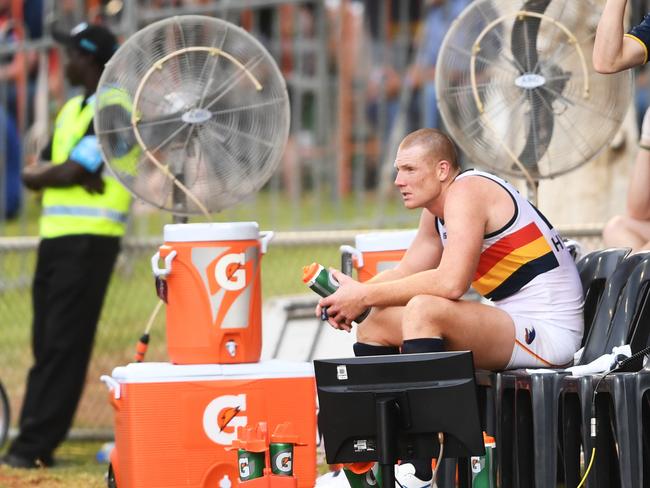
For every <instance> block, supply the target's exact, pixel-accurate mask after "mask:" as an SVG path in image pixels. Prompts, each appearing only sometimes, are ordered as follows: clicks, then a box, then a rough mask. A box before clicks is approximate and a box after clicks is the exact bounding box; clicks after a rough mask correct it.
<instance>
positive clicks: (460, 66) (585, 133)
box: [436, 0, 632, 200]
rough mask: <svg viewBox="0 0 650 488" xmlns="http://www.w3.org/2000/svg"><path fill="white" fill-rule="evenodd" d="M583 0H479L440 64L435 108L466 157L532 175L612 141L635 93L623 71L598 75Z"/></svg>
mask: <svg viewBox="0 0 650 488" xmlns="http://www.w3.org/2000/svg"><path fill="white" fill-rule="evenodd" d="M601 10H602V9H601V8H598V7H597V6H596V5H594V3H593V2H591V1H590V0H476V1H474V2H472V3H471V4H470V6H469V7H468V8H467V9H465V10H464V11H463V13H462V14H461V15H460V16H459V18H458V19H456V21H455V22H454V23H453V25H452V26H451V28H450V30H449V31H448V33H447V35H446V36H445V39H444V41H443V44H442V47H441V51H440V55H439V57H438V62H437V65H436V66H437V67H436V69H437V72H436V91H437V96H438V106H439V108H440V113H441V115H442V118H443V120H444V123H445V125H446V127H447V129H448V130H449V132H450V133H451V135H452V137H453V138H454V140H455V141H457V143H458V144H459V146H460V147H461V148H462V149H463V151H464V152H465V153H466V154H467V156H468V157H469V159H470V160H471V161H472V163H473V164H477V165H482V166H485V167H487V168H491V169H493V170H495V171H497V172H499V173H505V174H509V175H512V176H519V177H525V178H526V180H527V182H528V185H529V190H530V191H531V193H532V195H531V197H532V199H533V200H534V199H535V198H536V186H537V181H538V180H539V179H540V178H550V177H553V176H557V175H560V174H562V173H566V172H568V171H571V170H572V169H574V168H577V167H578V166H580V165H581V164H583V163H585V162H587V161H589V160H591V159H592V158H593V157H594V156H596V155H597V154H598V152H599V151H601V149H603V148H604V147H605V145H606V144H607V143H608V142H609V141H610V140H611V139H612V138H613V136H614V135H615V133H616V131H617V130H618V128H619V126H620V125H621V123H622V121H623V118H624V116H625V113H626V111H627V110H628V107H629V104H630V99H631V95H632V77H631V73H630V72H629V71H627V72H623V73H618V74H616V75H601V74H599V73H597V72H596V71H595V70H594V69H593V66H592V63H591V53H592V50H593V42H594V37H595V33H596V26H597V24H598V19H599V15H600V12H601Z"/></svg>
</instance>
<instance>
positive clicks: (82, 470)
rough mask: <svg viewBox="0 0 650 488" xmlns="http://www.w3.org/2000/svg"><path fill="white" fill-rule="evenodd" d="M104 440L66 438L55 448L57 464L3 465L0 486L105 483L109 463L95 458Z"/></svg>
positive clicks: (73, 487) (94, 487)
mask: <svg viewBox="0 0 650 488" xmlns="http://www.w3.org/2000/svg"><path fill="white" fill-rule="evenodd" d="M102 444H103V441H67V442H64V443H63V444H62V445H61V447H60V448H59V449H58V450H57V452H56V462H57V464H56V466H55V467H53V468H48V469H11V468H7V467H4V466H3V467H0V488H17V487H33V486H36V487H43V488H77V487H78V488H99V487H105V486H106V481H105V479H104V474H105V473H106V470H107V469H108V465H107V464H103V463H98V462H97V461H96V460H95V455H96V454H97V451H98V450H99V449H100V447H101V446H102Z"/></svg>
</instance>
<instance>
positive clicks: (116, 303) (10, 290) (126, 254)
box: [0, 228, 601, 435]
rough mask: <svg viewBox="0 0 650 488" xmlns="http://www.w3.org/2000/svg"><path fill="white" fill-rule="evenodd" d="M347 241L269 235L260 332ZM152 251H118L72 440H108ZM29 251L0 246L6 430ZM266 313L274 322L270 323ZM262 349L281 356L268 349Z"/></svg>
mask: <svg viewBox="0 0 650 488" xmlns="http://www.w3.org/2000/svg"><path fill="white" fill-rule="evenodd" d="M355 234H356V233H355V232H354V231H345V232H312V233H280V234H279V235H277V236H276V238H275V239H274V241H273V242H272V243H271V245H270V247H269V252H268V254H266V255H265V256H264V258H263V262H262V286H263V301H264V304H265V305H264V306H265V310H267V311H268V312H267V313H268V315H266V316H263V326H264V327H279V326H280V325H281V324H282V323H283V321H284V317H278V316H277V314H282V313H286V312H287V309H286V308H282V307H271V308H269V307H268V305H269V304H270V303H272V302H273V301H274V300H276V299H278V298H279V297H284V298H283V299H284V300H289V301H291V300H296V301H299V299H300V296H301V295H302V296H303V297H304V296H306V297H311V298H313V294H312V293H311V292H310V291H308V290H306V289H305V286H304V285H303V283H302V281H301V269H302V266H304V265H306V264H309V263H311V262H313V261H317V262H320V263H321V264H323V265H324V266H335V267H339V264H340V254H339V250H338V249H339V246H340V245H341V244H351V243H353V241H354V235H355ZM563 235H564V236H565V237H572V238H574V239H576V240H578V241H579V242H580V243H581V244H582V246H583V251H585V252H586V251H589V250H593V249H597V248H599V247H600V245H601V242H600V230H599V229H595V228H593V229H587V228H585V229H567V230H565V231H564V232H563ZM159 244H160V242H159V241H158V240H155V239H149V240H127V241H126V242H125V243H124V245H123V252H122V254H121V255H120V258H119V261H118V265H117V268H116V270H115V273H114V275H113V278H112V281H111V284H110V287H109V290H108V294H107V296H106V301H105V304H104V309H103V312H102V316H101V320H100V325H99V330H98V334H97V337H96V341H95V350H94V354H93V359H92V362H91V364H90V368H89V371H88V376H87V382H86V388H85V392H84V395H83V398H82V402H81V405H80V407H79V410H78V412H77V416H76V420H75V424H74V429H75V432H76V433H81V432H90V433H92V434H95V435H104V434H108V433H110V430H111V425H112V411H111V407H110V406H109V402H108V400H107V390H106V387H105V386H104V385H102V384H101V383H100V381H99V376H100V375H102V374H107V373H110V372H111V371H112V369H113V368H114V367H116V366H120V365H124V364H127V363H129V362H131V361H132V360H133V354H134V351H135V345H136V342H137V340H138V338H139V336H140V335H141V333H142V331H143V329H144V327H145V324H146V323H147V320H148V319H149V317H150V315H151V313H152V311H153V309H154V307H155V305H156V302H157V298H156V295H155V290H154V281H153V278H152V274H151V268H150V266H151V264H150V258H151V256H152V255H153V254H154V253H155V252H156V250H157V247H158V245H159ZM36 246H37V240H36V239H32V238H26V239H0V338H1V339H0V379H1V380H2V382H3V383H4V385H5V387H6V388H7V390H8V393H9V396H10V399H11V406H12V412H13V413H14V415H13V417H14V419H13V420H14V425H15V420H16V417H17V413H18V412H19V408H20V405H21V403H22V396H23V392H24V385H25V376H26V373H27V371H28V369H29V367H30V365H31V363H32V357H31V351H30V332H31V318H32V310H31V296H30V286H31V279H32V275H33V272H34V265H35V258H36V253H35V251H36ZM287 297H290V298H287ZM271 309H272V310H273V312H272V313H273V314H274V316H270V314H271V312H270V310H271ZM164 322H165V319H164V313H161V314H160V315H159V316H158V317H157V318H156V321H155V322H154V325H153V328H152V333H151V343H150V347H149V351H148V353H147V357H146V360H147V361H166V360H167V352H166V342H165V323H164ZM277 335H278V334H276V337H277ZM267 346H269V345H267ZM311 348H312V349H315V348H316V345H313V344H312V346H311ZM266 350H269V351H279V350H284V349H281V348H280V347H275V346H272V345H271V347H268V348H266ZM271 354H272V353H271Z"/></svg>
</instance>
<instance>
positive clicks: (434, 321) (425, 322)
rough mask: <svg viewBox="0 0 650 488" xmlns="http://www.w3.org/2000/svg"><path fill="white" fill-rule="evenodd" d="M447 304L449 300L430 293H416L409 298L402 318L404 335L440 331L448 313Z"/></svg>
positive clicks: (418, 334) (427, 333)
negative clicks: (416, 294)
mask: <svg viewBox="0 0 650 488" xmlns="http://www.w3.org/2000/svg"><path fill="white" fill-rule="evenodd" d="M449 305H450V301H449V300H447V299H446V298H441V297H436V296H431V295H418V296H415V297H413V298H411V299H410V300H409V302H408V303H407V304H406V308H405V309H404V316H403V320H402V330H403V332H404V334H405V336H406V335H409V336H410V335H416V336H420V335H422V334H424V335H430V334H431V333H440V332H442V329H443V328H444V325H445V323H446V318H447V317H448V315H449ZM432 328H433V329H435V330H432Z"/></svg>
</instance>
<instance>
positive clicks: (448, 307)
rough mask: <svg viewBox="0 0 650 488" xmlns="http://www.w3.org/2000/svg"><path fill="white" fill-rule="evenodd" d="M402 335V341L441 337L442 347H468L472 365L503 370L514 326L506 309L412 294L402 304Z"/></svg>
mask: <svg viewBox="0 0 650 488" xmlns="http://www.w3.org/2000/svg"><path fill="white" fill-rule="evenodd" d="M402 334H403V340H404V342H405V343H406V342H407V341H409V340H414V339H428V338H435V337H441V338H442V340H443V341H444V348H445V349H446V350H451V351H454V350H455V351H458V350H471V351H472V354H473V356H474V364H475V365H476V366H477V367H479V368H485V369H503V368H504V367H505V366H506V365H507V364H508V362H509V361H510V358H511V356H512V351H513V348H514V344H515V326H514V323H513V320H512V318H511V317H510V315H508V313H507V312H505V311H503V310H501V309H499V308H497V307H493V306H489V305H484V304H482V303H479V302H470V301H465V300H448V299H446V298H441V297H435V296H430V295H420V296H417V297H414V298H412V299H411V300H410V301H409V303H408V304H407V305H406V307H405V308H404V311H403V313H402Z"/></svg>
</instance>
